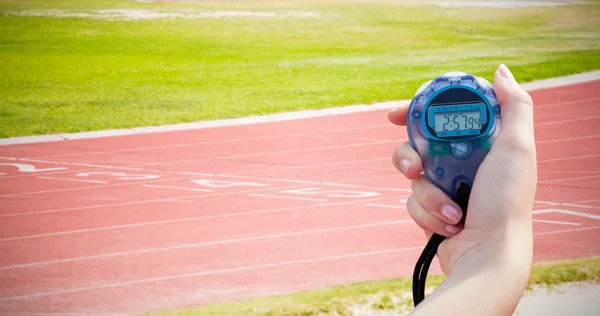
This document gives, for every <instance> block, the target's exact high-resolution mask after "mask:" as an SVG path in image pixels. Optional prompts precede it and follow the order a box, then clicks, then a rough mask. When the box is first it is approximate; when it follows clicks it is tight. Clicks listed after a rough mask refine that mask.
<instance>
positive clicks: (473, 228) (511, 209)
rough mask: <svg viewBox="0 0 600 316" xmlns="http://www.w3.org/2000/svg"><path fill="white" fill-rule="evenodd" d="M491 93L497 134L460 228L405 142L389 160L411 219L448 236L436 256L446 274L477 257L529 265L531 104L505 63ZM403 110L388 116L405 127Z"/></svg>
mask: <svg viewBox="0 0 600 316" xmlns="http://www.w3.org/2000/svg"><path fill="white" fill-rule="evenodd" d="M494 90H495V93H496V96H497V98H498V100H499V102H500V104H501V110H502V112H501V113H502V114H501V115H502V126H501V131H500V133H499V135H498V137H497V138H496V141H495V142H494V144H493V145H492V148H491V149H490V152H489V153H488V155H487V156H486V158H485V159H484V161H483V162H482V164H481V166H480V167H479V170H478V172H477V175H476V177H475V180H474V183H473V188H472V191H471V196H470V200H469V209H468V216H467V217H466V222H465V224H464V227H462V226H461V225H460V224H459V221H460V219H461V217H462V214H463V211H462V210H461V209H460V207H459V206H458V205H457V204H456V203H454V202H453V201H452V200H451V199H450V198H449V197H448V196H447V195H445V194H444V193H443V192H442V191H441V190H440V189H438V188H437V187H436V186H435V185H433V184H432V183H431V182H430V181H429V179H428V178H427V177H426V176H425V175H424V174H422V162H421V159H420V157H419V155H418V154H417V152H416V151H414V150H413V149H412V147H411V146H410V144H409V143H408V141H406V142H404V143H403V144H401V145H400V146H399V147H398V148H397V149H396V150H395V151H394V154H393V157H392V161H393V164H394V166H395V167H396V168H397V169H398V170H399V171H400V172H402V173H403V174H404V175H405V176H406V177H407V178H408V179H410V180H412V195H411V196H410V197H409V198H408V200H407V202H406V206H407V209H408V213H409V214H410V216H411V217H412V218H413V220H414V221H415V222H416V223H417V224H418V225H419V226H420V227H421V228H422V229H423V230H424V231H425V233H426V235H427V237H428V238H429V237H431V235H432V232H435V233H437V234H439V235H443V236H446V237H449V238H446V240H444V242H443V243H442V244H441V245H440V247H439V248H438V253H437V255H438V259H439V262H440V265H441V268H442V270H443V271H444V273H446V274H450V273H452V271H453V270H454V268H455V267H456V265H457V263H458V262H461V261H462V262H470V263H471V264H473V263H474V262H480V260H477V259H474V258H473V257H477V256H481V255H484V256H488V257H489V256H491V257H493V256H510V260H517V261H518V260H521V261H522V262H515V263H517V265H521V266H523V267H524V268H527V270H526V271H524V272H527V273H528V272H529V270H528V269H529V268H530V266H531V256H532V251H533V249H532V248H533V236H532V227H531V226H532V222H531V211H532V207H533V199H534V195H535V190H536V183H537V166H536V150H535V140H534V131H533V101H532V99H531V97H530V96H529V94H528V93H527V92H526V91H524V90H523V89H521V88H520V87H519V85H518V83H517V82H516V81H515V79H514V77H513V76H512V74H511V72H510V70H508V68H506V66H504V65H500V66H499V67H498V69H497V70H496V73H495V74H494ZM407 111H408V105H404V106H400V107H398V108H395V109H392V110H391V111H390V112H389V114H388V118H389V120H390V121H391V122H392V123H393V124H396V125H400V126H405V125H406V116H407ZM490 259H491V258H490ZM504 259H506V258H504Z"/></svg>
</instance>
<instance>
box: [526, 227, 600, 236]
mask: <svg viewBox="0 0 600 316" xmlns="http://www.w3.org/2000/svg"><path fill="white" fill-rule="evenodd" d="M598 228H600V226H592V227H584V228H573V229H565V230H555V231H549V232H541V233H535V234H533V235H534V236H543V235H554V234H562V233H570V232H579V231H585V230H593V229H598Z"/></svg>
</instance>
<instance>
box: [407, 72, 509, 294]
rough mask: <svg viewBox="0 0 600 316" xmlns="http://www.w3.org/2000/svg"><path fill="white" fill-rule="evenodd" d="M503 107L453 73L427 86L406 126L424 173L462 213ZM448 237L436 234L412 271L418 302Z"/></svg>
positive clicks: (480, 84)
mask: <svg viewBox="0 0 600 316" xmlns="http://www.w3.org/2000/svg"><path fill="white" fill-rule="evenodd" d="M500 114H501V113H500V103H499V102H498V99H497V98H496V94H495V93H494V89H493V86H492V84H491V83H490V82H488V81H487V80H485V79H484V78H481V77H477V76H474V75H471V74H466V73H464V72H449V73H446V74H444V75H442V76H439V77H437V78H435V79H433V80H430V81H427V82H425V83H424V84H423V85H422V86H421V87H420V88H419V89H418V90H417V92H416V94H415V96H414V98H413V99H412V101H411V103H410V106H409V108H408V115H407V118H406V127H407V131H408V139H409V141H410V145H411V146H412V148H413V149H414V150H415V151H416V152H417V153H418V154H419V156H420V157H421V161H422V162H423V172H424V173H425V174H426V175H427V177H428V178H429V180H430V181H431V182H432V183H433V184H435V185H436V186H437V187H438V188H440V189H441V190H442V191H444V193H446V194H447V195H448V196H449V197H450V198H451V199H452V200H454V202H456V203H457V204H458V205H459V206H460V207H461V209H462V210H463V213H464V214H465V215H463V218H462V219H461V222H463V223H464V220H465V216H466V214H467V208H468V203H469V196H470V192H471V188H472V186H473V182H474V180H475V175H476V173H477V170H478V169H479V165H481V163H482V161H483V159H484V158H485V157H486V155H487V154H488V152H489V150H490V148H491V146H492V144H493V143H494V140H495V139H496V137H497V136H498V133H499V132H500V125H501V120H500ZM444 239H445V237H444V236H441V235H438V234H433V235H432V236H431V238H430V239H429V241H428V242H427V245H426V246H425V249H424V250H423V252H422V253H421V256H420V257H419V260H418V261H417V264H416V266H415V270H414V272H413V301H414V305H415V306H417V305H418V304H419V303H420V302H421V301H423V300H424V299H425V282H426V279H427V272H428V270H429V266H430V265H431V262H432V261H433V258H434V257H435V255H436V253H437V249H438V247H439V245H440V244H441V243H442V242H443V241H444Z"/></svg>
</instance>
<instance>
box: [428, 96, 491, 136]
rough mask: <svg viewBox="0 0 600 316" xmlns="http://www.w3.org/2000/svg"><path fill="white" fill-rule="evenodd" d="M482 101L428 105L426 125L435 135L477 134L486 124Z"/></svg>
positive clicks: (484, 108)
mask: <svg viewBox="0 0 600 316" xmlns="http://www.w3.org/2000/svg"><path fill="white" fill-rule="evenodd" d="M485 111H486V107H485V104H483V103H467V104H444V105H435V106H430V107H429V110H428V112H429V113H428V119H427V121H428V125H429V127H430V128H431V132H432V133H435V134H436V136H437V137H461V136H475V135H479V134H480V133H481V132H482V131H481V129H482V128H484V125H485V124H486V121H487V117H486V114H485V113H486V112H485Z"/></svg>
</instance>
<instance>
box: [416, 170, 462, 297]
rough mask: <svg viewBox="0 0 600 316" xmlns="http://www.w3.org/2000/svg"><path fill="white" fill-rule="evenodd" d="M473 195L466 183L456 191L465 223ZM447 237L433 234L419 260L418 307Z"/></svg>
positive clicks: (417, 269) (457, 202)
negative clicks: (431, 267) (431, 268)
mask: <svg viewBox="0 0 600 316" xmlns="http://www.w3.org/2000/svg"><path fill="white" fill-rule="evenodd" d="M470 194H471V189H470V188H469V187H468V186H467V184H466V183H464V182H463V183H461V184H460V185H459V187H458V189H457V190H456V197H455V198H454V199H453V201H454V202H456V204H458V205H459V206H460V208H461V209H462V210H463V212H464V215H463V218H462V220H461V222H462V223H464V219H465V217H466V215H467V207H468V205H469V196H470ZM444 239H446V237H444V236H442V235H438V234H433V235H432V236H431V238H430V239H429V241H428V242H427V245H426V246H425V249H423V252H422V253H421V256H420V257H419V260H418V261H417V264H416V266H415V270H414V272H413V284H412V291H413V301H414V306H415V307H417V305H419V303H421V302H422V301H423V300H424V299H425V282H426V281H427V272H429V267H430V266H431V262H432V261H433V258H435V255H436V254H437V250H438V247H439V246H440V244H441V243H442V241H444Z"/></svg>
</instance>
